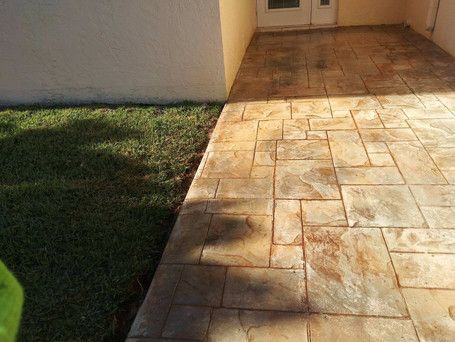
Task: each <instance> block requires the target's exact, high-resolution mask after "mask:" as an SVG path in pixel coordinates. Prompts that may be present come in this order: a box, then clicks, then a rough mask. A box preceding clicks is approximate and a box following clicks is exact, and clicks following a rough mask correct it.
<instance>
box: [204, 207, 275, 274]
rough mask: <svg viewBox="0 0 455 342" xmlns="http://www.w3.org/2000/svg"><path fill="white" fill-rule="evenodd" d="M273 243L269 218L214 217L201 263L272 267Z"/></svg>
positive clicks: (270, 219)
mask: <svg viewBox="0 0 455 342" xmlns="http://www.w3.org/2000/svg"><path fill="white" fill-rule="evenodd" d="M271 243H272V218H271V217H270V216H240V215H215V216H213V219H212V221H211V224H210V229H209V233H208V235H207V239H206V241H205V245H204V250H203V251H202V257H201V263H203V264H210V265H237V266H264V267H266V266H268V265H269V257H270V244H271Z"/></svg>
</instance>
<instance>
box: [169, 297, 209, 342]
mask: <svg viewBox="0 0 455 342" xmlns="http://www.w3.org/2000/svg"><path fill="white" fill-rule="evenodd" d="M210 312H211V309H210V308H208V307H201V306H183V305H176V306H173V307H172V308H171V311H170V312H169V315H168V318H167V321H166V325H165V326H164V328H163V337H166V338H173V339H195V340H202V339H204V337H205V335H206V334H207V329H208V327H209V323H210Z"/></svg>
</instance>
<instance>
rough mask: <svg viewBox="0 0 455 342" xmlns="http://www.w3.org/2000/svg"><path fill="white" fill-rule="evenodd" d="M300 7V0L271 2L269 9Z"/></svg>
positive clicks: (273, 0)
mask: <svg viewBox="0 0 455 342" xmlns="http://www.w3.org/2000/svg"><path fill="white" fill-rule="evenodd" d="M298 7H300V0H269V9H279V8H298Z"/></svg>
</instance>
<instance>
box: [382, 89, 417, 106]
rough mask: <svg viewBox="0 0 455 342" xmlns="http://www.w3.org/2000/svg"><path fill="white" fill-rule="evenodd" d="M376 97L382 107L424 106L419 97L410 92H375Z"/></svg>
mask: <svg viewBox="0 0 455 342" xmlns="http://www.w3.org/2000/svg"><path fill="white" fill-rule="evenodd" d="M377 98H378V100H379V102H380V103H381V105H382V106H383V107H384V108H406V107H408V108H424V106H423V104H422V102H420V100H419V98H418V97H417V96H415V95H414V94H412V93H400V91H398V92H397V93H395V94H394V91H393V90H391V91H390V93H389V91H386V92H385V93H383V94H377Z"/></svg>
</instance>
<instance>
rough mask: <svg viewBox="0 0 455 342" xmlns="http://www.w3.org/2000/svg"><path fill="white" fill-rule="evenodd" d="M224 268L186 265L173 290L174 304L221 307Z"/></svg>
mask: <svg viewBox="0 0 455 342" xmlns="http://www.w3.org/2000/svg"><path fill="white" fill-rule="evenodd" d="M225 274H226V268H224V267H219V266H201V265H186V266H185V268H184V269H183V272H182V276H181V278H180V282H179V284H178V286H177V289H176V290H175V295H174V303H175V304H186V305H207V306H219V305H221V296H222V294H223V286H224V277H225Z"/></svg>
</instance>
